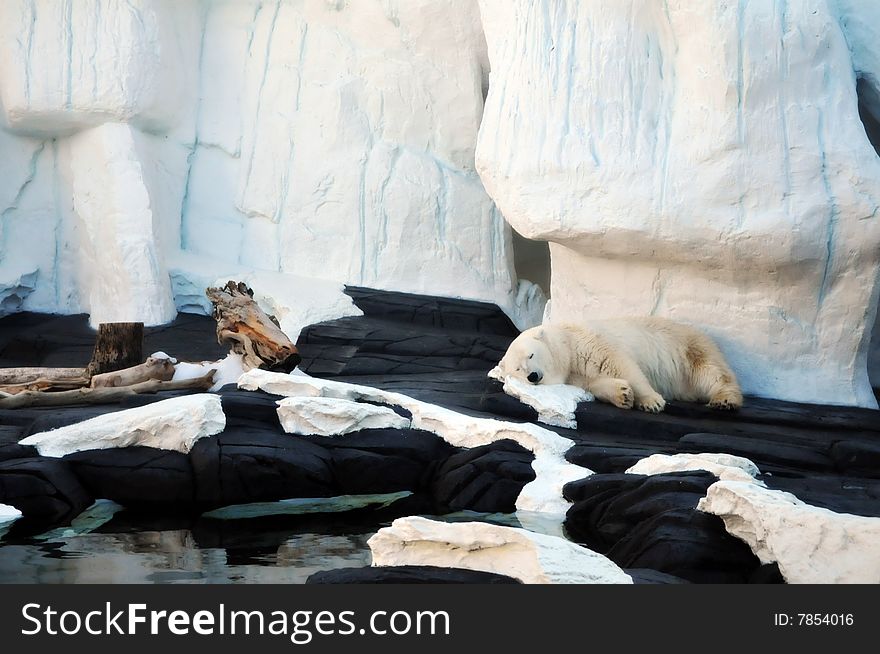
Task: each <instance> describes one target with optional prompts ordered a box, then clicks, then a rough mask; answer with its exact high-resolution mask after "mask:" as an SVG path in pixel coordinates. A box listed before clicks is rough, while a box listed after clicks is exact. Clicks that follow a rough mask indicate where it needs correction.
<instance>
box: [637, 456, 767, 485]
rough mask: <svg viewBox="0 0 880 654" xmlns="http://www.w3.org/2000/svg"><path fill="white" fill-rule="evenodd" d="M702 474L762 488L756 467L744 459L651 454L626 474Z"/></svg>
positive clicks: (738, 457)
mask: <svg viewBox="0 0 880 654" xmlns="http://www.w3.org/2000/svg"><path fill="white" fill-rule="evenodd" d="M687 470H705V471H706V472H711V473H712V474H713V475H715V476H716V477H718V479H723V480H725V481H743V482H749V483H753V484H760V485H762V486H763V485H764V482H761V481H758V480H756V479H755V477H756V476H757V475H759V474H761V471H760V470H758V466H756V465H755V464H754V463H752V462H751V461H749V460H748V459H746V458H744V457H741V456H735V455H733V454H716V453H706V452H701V453H700V454H652V455H651V456H649V457H646V458H644V459H641V460H640V461H638V462H636V464H635V465H633V466H630V468H629V469H628V470H627V471H626V472H627V473H629V474H632V475H660V474H664V473H667V472H683V471H687Z"/></svg>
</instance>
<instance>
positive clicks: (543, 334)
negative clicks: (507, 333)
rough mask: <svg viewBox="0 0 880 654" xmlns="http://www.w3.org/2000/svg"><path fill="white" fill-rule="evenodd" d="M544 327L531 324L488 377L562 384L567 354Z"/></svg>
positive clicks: (566, 377)
mask: <svg viewBox="0 0 880 654" xmlns="http://www.w3.org/2000/svg"><path fill="white" fill-rule="evenodd" d="M554 335H555V332H554V330H553V329H552V328H548V327H533V328H532V329H527V330H526V331H524V332H523V333H522V334H520V335H519V336H517V337H516V338H515V339H514V341H513V343H511V344H510V347H508V348H507V352H506V353H505V354H504V357H503V358H502V359H501V361H500V362H499V363H498V365H497V366H495V368H493V369H492V370H491V371H490V372H489V376H490V377H492V378H494V379H497V380H499V381H504V379H505V378H507V377H517V378H519V379H523V380H525V381H529V382H531V383H533V384H564V383H565V382H566V381H567V379H568V370H569V365H568V353H567V351H565V347H564V346H562V345H561V344H560V343H559V342H558V341H559V339H558V338H554Z"/></svg>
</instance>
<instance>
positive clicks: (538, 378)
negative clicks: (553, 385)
mask: <svg viewBox="0 0 880 654" xmlns="http://www.w3.org/2000/svg"><path fill="white" fill-rule="evenodd" d="M526 379H528V380H529V381H530V382H532V383H533V384H537V383H538V382H539V381H541V375H539V374H538V373H536V372H530V373H529V376H528V377H526Z"/></svg>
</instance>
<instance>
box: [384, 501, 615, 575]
mask: <svg viewBox="0 0 880 654" xmlns="http://www.w3.org/2000/svg"><path fill="white" fill-rule="evenodd" d="M367 544H368V545H369V546H370V551H371V552H372V554H373V565H374V566H395V565H432V566H440V567H449V568H464V569H466V570H477V571H481V572H494V573H497V574H502V575H507V576H509V577H515V578H516V579H519V580H520V581H522V582H523V583H526V584H631V583H632V577H630V576H629V575H628V574H626V573H625V572H624V571H623V570H621V569H620V568H619V567H618V566H617V565H615V564H614V563H613V562H612V561H611V560H610V559H608V558H606V557H605V556H602V555H601V554H598V553H596V552H593V551H591V550H588V549H586V548H585V547H581V546H579V545H576V544H574V543H572V542H571V541H568V540H565V539H563V538H558V537H556V536H546V535H543V534H536V533H533V532H530V531H526V530H525V529H517V528H515V527H500V526H498V525H490V524H486V523H484V522H458V523H446V522H436V521H434V520H428V519H426V518H420V517H408V518H398V519H397V520H395V521H394V522H393V523H392V524H391V526H390V527H384V528H383V529H380V530H379V531H378V532H377V533H376V535H374V536H373V537H372V538H370V540H369V541H367Z"/></svg>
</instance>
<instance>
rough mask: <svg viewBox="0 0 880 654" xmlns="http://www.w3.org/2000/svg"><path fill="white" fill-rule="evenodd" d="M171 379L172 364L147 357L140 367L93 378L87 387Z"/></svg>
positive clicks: (107, 386)
mask: <svg viewBox="0 0 880 654" xmlns="http://www.w3.org/2000/svg"><path fill="white" fill-rule="evenodd" d="M172 377H174V364H172V363H171V361H170V360H169V359H161V358H155V357H147V360H146V361H145V362H144V363H142V364H140V365H137V366H132V367H131V368H125V369H123V370H117V371H116V372H105V373H103V374H101V375H95V376H93V377H92V381H91V383H90V384H89V386H91V387H92V388H112V387H114V386H131V385H133V384H139V383H140V382H145V381H149V380H150V379H156V380H159V381H170V380H171V378H172Z"/></svg>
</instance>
